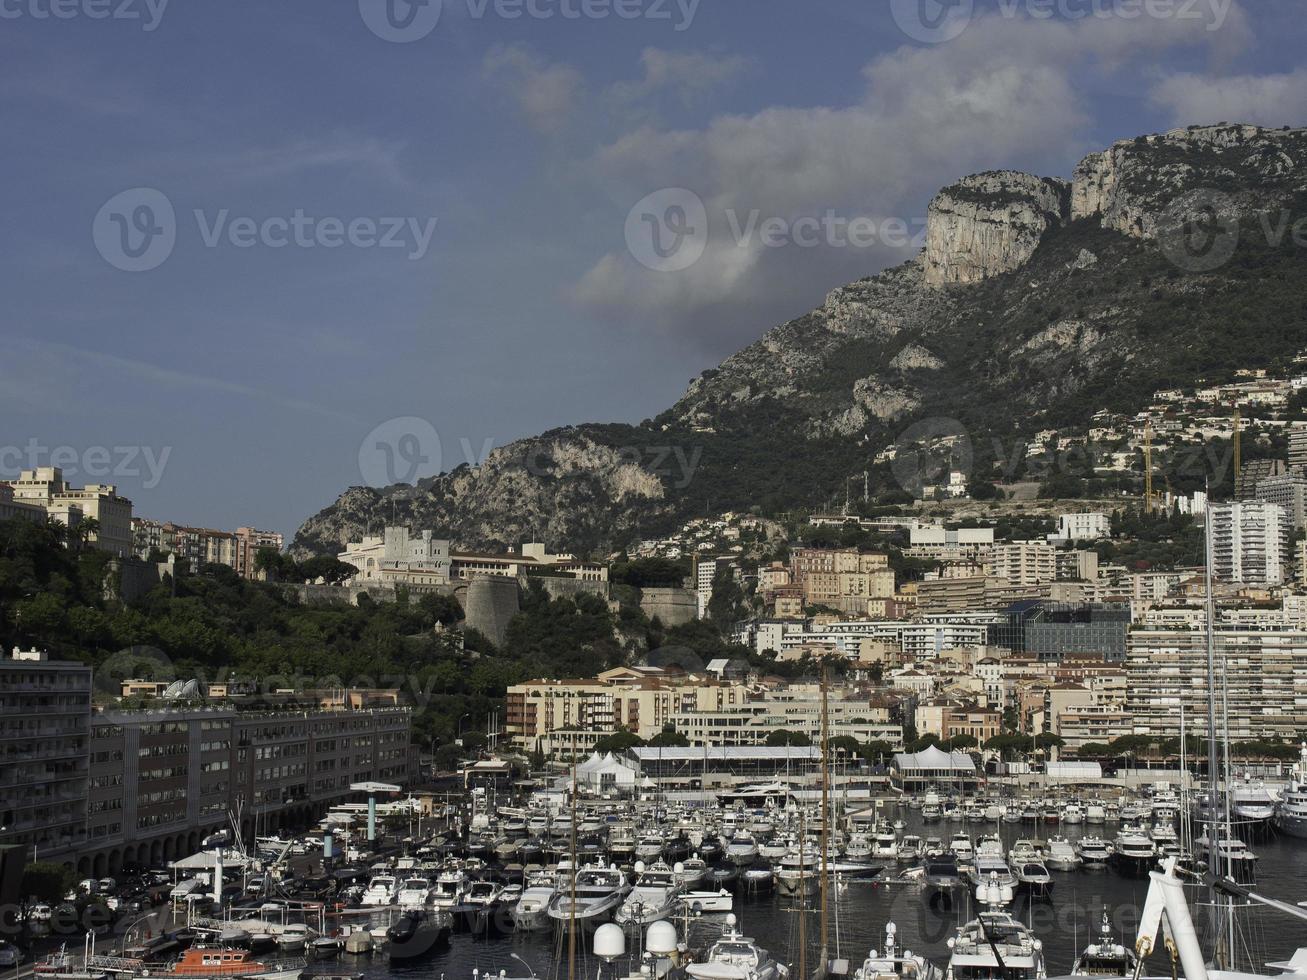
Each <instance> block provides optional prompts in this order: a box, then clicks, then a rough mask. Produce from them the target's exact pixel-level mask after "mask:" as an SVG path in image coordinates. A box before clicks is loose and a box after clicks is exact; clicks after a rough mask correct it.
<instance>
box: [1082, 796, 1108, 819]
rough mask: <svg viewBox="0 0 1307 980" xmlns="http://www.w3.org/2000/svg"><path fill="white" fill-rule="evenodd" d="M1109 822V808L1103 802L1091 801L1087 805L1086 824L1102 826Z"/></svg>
mask: <svg viewBox="0 0 1307 980" xmlns="http://www.w3.org/2000/svg"><path fill="white" fill-rule="evenodd" d="M1106 820H1107V807H1106V806H1104V804H1103V801H1102V800H1090V801H1089V802H1088V803H1086V804H1085V823H1087V824H1102V823H1104V822H1105V821H1106Z"/></svg>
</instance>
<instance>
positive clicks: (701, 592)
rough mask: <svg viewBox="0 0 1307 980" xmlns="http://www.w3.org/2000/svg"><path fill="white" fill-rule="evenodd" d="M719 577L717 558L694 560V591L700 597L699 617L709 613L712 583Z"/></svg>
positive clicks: (701, 617)
mask: <svg viewBox="0 0 1307 980" xmlns="http://www.w3.org/2000/svg"><path fill="white" fill-rule="evenodd" d="M716 577H717V559H716V558H703V557H697V558H696V559H695V562H694V591H695V593H696V594H697V595H698V597H699V618H700V619H703V618H704V617H705V616H707V615H708V603H709V601H710V600H711V599H712V583H713V579H714V578H716Z"/></svg>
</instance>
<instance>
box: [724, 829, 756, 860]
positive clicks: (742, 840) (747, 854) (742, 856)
mask: <svg viewBox="0 0 1307 980" xmlns="http://www.w3.org/2000/svg"><path fill="white" fill-rule="evenodd" d="M726 860H728V861H730V862H731V863H732V864H735V865H738V866H740V867H744V866H745V865H749V864H753V862H754V861H756V860H758V842H757V841H755V840H754V839H753V838H752V837H750V836H749V835H748V834H745V833H739V834H736V835H735V836H734V837H732V838H731V840H730V843H729V844H727V845H726Z"/></svg>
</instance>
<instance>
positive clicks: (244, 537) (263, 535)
mask: <svg viewBox="0 0 1307 980" xmlns="http://www.w3.org/2000/svg"><path fill="white" fill-rule="evenodd" d="M235 533H236V574H237V575H239V576H240V577H241V578H249V579H252V578H257V577H258V568H257V566H256V563H255V559H256V558H257V557H258V554H259V552H260V551H261V550H263V549H264V548H271V549H273V550H274V551H277V552H280V551H281V549H282V548H283V547H285V539H284V538H283V537H282V535H281V532H280V531H260V530H259V529H258V528H254V527H238V528H237V529H236V532H235Z"/></svg>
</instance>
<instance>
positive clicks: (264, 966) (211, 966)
mask: <svg viewBox="0 0 1307 980" xmlns="http://www.w3.org/2000/svg"><path fill="white" fill-rule="evenodd" d="M253 956H254V954H253V953H251V952H250V951H249V950H245V949H228V948H226V947H223V946H192V947H191V948H190V949H188V950H186V951H185V952H183V953H182V955H181V958H180V959H178V960H177V961H176V962H174V963H173V964H172V965H171V966H169V967H167V968H165V969H162V970H158V971H157V972H156V971H151V973H152V975H153V976H154V977H157V978H158V977H161V978H169V977H172V978H177V980H183V978H185V980H201V978H203V980H222V978H226V977H241V978H245V980H297V978H298V977H299V975H300V974H301V973H302V972H303V971H304V964H303V962H299V963H294V962H291V963H281V964H273V963H263V962H260V961H259V960H256V959H254V958H253Z"/></svg>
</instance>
